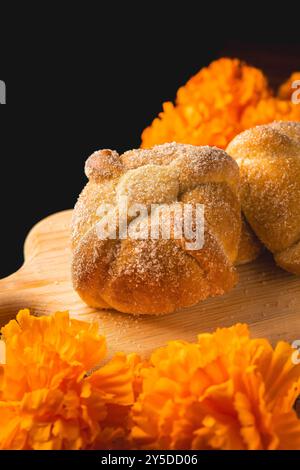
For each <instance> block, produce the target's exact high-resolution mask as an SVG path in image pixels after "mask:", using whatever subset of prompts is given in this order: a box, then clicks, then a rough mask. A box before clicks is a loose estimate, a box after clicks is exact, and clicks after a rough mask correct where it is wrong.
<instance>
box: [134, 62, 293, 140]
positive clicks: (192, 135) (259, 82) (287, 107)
mask: <svg viewBox="0 0 300 470" xmlns="http://www.w3.org/2000/svg"><path fill="white" fill-rule="evenodd" d="M286 87H288V85H286ZM281 95H282V96H281ZM281 95H280V98H281V99H278V98H273V93H272V90H271V89H270V87H269V84H268V80H267V78H266V77H265V75H264V74H263V73H262V71H260V70H259V69H257V68H255V67H250V66H248V65H246V64H244V63H243V62H241V61H240V60H238V59H228V58H222V59H219V60H216V61H214V62H212V63H211V64H210V65H209V66H208V67H205V68H203V69H202V70H200V71H199V72H198V73H197V74H196V75H195V76H194V77H192V78H191V79H190V80H189V81H188V82H187V83H186V85H185V86H183V87H181V88H179V90H178V92H177V97H176V102H175V105H174V104H173V103H171V102H167V103H164V104H163V111H162V112H161V113H160V114H159V116H158V117H157V118H156V119H154V121H153V122H152V124H151V125H150V126H149V127H147V128H146V129H145V130H144V131H143V133H142V145H141V146H142V147H144V148H147V147H152V146H153V145H157V144H162V143H165V142H172V141H176V142H180V143H186V144H193V145H216V146H218V147H221V148H226V146H227V144H228V143H229V142H230V141H231V140H232V139H233V137H234V136H235V135H237V134H238V133H240V132H241V131H243V130H244V129H246V128H248V127H252V126H253V125H256V124H260V123H261V122H271V121H274V120H275V119H279V120H284V119H294V120H300V116H299V114H300V110H299V108H300V107H299V106H298V107H297V106H296V105H293V104H292V103H291V102H290V95H288V94H287V93H286V91H282V92H281ZM283 99H284V101H283ZM296 108H297V109H296ZM245 114H246V115H245Z"/></svg>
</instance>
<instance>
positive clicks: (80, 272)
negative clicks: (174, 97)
mask: <svg viewBox="0 0 300 470" xmlns="http://www.w3.org/2000/svg"><path fill="white" fill-rule="evenodd" d="M86 174H87V176H88V177H89V183H88V184H87V186H86V187H85V188H84V190H83V192H82V194H81V195H80V197H79V200H78V202H77V204H76V207H75V210H74V217H73V223H72V239H73V282H74V287H75V289H76V290H77V291H78V293H79V295H80V296H81V297H82V298H83V300H85V301H86V303H88V304H89V305H91V306H93V307H100V308H108V307H110V308H114V309H116V310H119V311H121V312H126V313H134V314H147V313H148V314H162V313H169V312H172V311H174V310H176V309H178V308H181V307H185V306H189V305H193V304H195V303H197V302H199V301H200V300H202V299H205V298H207V297H209V296H215V295H220V294H222V293H224V292H226V291H228V290H230V289H231V288H232V287H233V286H234V284H235V282H236V274H235V270H234V268H233V263H234V261H235V259H236V256H237V249H238V241H239V238H240V230H241V219H240V201H239V171H238V166H237V164H236V163H235V162H234V160H233V159H231V158H230V157H229V156H228V155H227V154H226V153H225V152H224V151H223V150H220V149H217V148H216V147H208V146H206V147H195V146H192V145H183V144H176V143H174V142H173V143H169V144H164V145H159V146H156V147H154V148H153V149H147V150H141V149H138V150H131V151H128V152H125V153H124V154H123V155H121V156H119V155H118V154H117V152H115V151H111V150H105V151H99V152H95V153H94V154H93V155H92V156H91V157H90V158H89V159H88V161H87V163H86ZM124 197H126V198H127V201H128V203H129V204H130V205H131V204H136V203H139V204H144V205H145V206H146V207H147V208H148V209H149V208H150V207H151V204H164V205H166V207H168V208H169V209H170V214H174V211H175V207H178V205H181V206H182V207H183V206H184V204H190V205H191V206H192V207H195V205H196V204H203V205H204V207H205V209H204V210H205V237H204V247H203V248H201V249H196V250H191V249H190V248H189V249H188V248H187V245H186V241H190V240H186V239H185V238H184V235H183V236H182V237H181V239H174V218H171V219H170V220H171V231H170V235H171V236H170V239H166V240H164V239H153V238H152V239H151V237H150V239H142V240H134V239H131V238H127V239H118V235H119V229H120V227H119V226H117V232H116V233H117V239H116V240H99V238H97V229H96V227H97V222H99V221H100V222H101V223H102V222H103V220H104V219H103V217H107V219H105V220H112V219H113V217H114V216H115V215H116V214H117V215H119V213H120V201H122V198H124ZM103 203H106V204H110V206H109V207H108V209H107V212H106V214H105V215H103V214H101V216H99V215H98V216H97V209H98V207H99V205H101V204H103ZM98 214H99V212H98ZM138 215H141V214H134V213H128V214H127V221H130V222H133V221H135V220H136V217H137V216H138ZM193 217H194V218H193V225H194V228H195V226H196V225H195V224H196V223H197V220H196V219H195V216H193ZM148 218H149V219H148ZM116 220H117V223H118V221H119V219H118V217H117V218H116ZM149 221H150V229H151V228H152V219H150V216H149V212H146V214H144V215H142V217H141V222H140V225H139V228H140V229H141V228H142V227H143V226H144V225H145V224H147V223H148V224H149ZM160 221H161V223H162V224H163V225H164V224H166V223H167V221H166V219H165V217H164V216H163V217H161V219H160ZM182 223H183V222H182Z"/></svg>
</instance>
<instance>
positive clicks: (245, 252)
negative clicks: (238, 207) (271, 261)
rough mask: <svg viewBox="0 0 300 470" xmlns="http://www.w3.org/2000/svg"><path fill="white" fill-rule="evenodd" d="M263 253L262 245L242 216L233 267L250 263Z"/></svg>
mask: <svg viewBox="0 0 300 470" xmlns="http://www.w3.org/2000/svg"><path fill="white" fill-rule="evenodd" d="M262 251H263V244H262V243H261V242H260V241H259V239H258V238H257V236H256V235H255V233H254V232H253V230H252V228H251V227H250V225H249V224H248V222H247V220H246V219H245V217H244V216H243V215H242V231H241V238H240V243H239V249H238V255H237V259H236V261H235V265H236V266H239V265H241V264H247V263H251V261H254V260H255V259H256V258H258V256H259V255H260V254H261V253H262Z"/></svg>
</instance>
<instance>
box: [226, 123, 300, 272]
mask: <svg viewBox="0 0 300 470" xmlns="http://www.w3.org/2000/svg"><path fill="white" fill-rule="evenodd" d="M226 151H227V153H228V154H229V155H231V156H232V157H233V158H234V159H235V160H236V161H237V163H238V165H239V167H240V176H241V201H242V210H243V213H244V215H245V217H246V219H247V221H248V222H249V224H250V226H251V228H252V230H253V231H254V232H255V234H256V235H257V237H258V238H259V239H260V241H261V242H262V243H263V244H264V245H265V246H266V247H267V248H268V249H269V250H270V251H271V252H272V253H273V254H274V258H275V260H276V262H277V264H278V265H279V266H281V267H282V268H284V269H286V270H287V271H290V272H292V273H295V274H300V123H299V122H274V123H271V124H268V125H263V126H258V127H255V128H253V129H249V130H247V131H244V132H242V133H241V134H239V135H238V136H236V137H235V138H234V139H233V140H232V142H231V143H230V144H229V145H228V147H227V149H226Z"/></svg>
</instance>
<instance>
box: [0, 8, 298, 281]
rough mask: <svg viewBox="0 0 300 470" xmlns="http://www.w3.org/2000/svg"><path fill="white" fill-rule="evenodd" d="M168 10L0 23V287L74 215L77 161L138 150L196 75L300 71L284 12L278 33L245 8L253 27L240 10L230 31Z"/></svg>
mask: <svg viewBox="0 0 300 470" xmlns="http://www.w3.org/2000/svg"><path fill="white" fill-rule="evenodd" d="M138 5H139V6H138ZM171 5H173V4H169V11H167V12H164V13H163V12H162V10H161V8H160V7H156V8H154V7H153V4H146V3H143V4H134V6H133V8H131V9H130V10H129V7H128V3H126V4H123V3H122V4H121V3H120V4H119V3H115V4H114V5H113V8H112V10H113V11H110V12H104V11H99V9H97V10H96V9H95V10H92V9H91V7H89V8H87V9H86V11H85V12H83V11H82V7H81V6H75V5H73V4H72V8H71V7H70V8H68V9H66V11H62V7H60V8H59V9H57V10H55V11H54V10H53V9H50V8H49V7H48V8H47V7H45V6H44V5H41V6H39V7H36V6H35V7H34V9H33V10H32V12H31V11H30V12H29V11H28V5H26V11H25V7H24V11H22V10H21V7H20V6H18V7H16V11H15V12H14V13H13V14H11V13H10V15H9V20H8V17H7V18H6V15H4V16H3V17H2V18H1V22H2V26H3V27H1V32H0V34H1V36H0V38H1V49H0V51H1V56H0V79H1V80H5V82H6V85H7V105H6V106H2V107H1V108H0V125H1V127H0V158H1V173H0V174H1V184H0V201H1V219H0V227H1V236H0V237H1V238H0V277H3V276H6V275H8V274H10V273H11V272H13V271H15V270H16V269H18V268H19V267H20V265H21V264H22V259H23V258H22V256H23V255H22V249H23V242H24V239H25V237H26V234H27V233H28V231H29V230H30V228H31V227H32V226H33V225H34V224H35V223H36V222H38V221H39V220H40V219H42V218H43V217H45V216H47V215H49V214H51V213H53V212H56V211H59V210H63V209H67V208H71V207H72V206H73V205H74V203H75V201H76V199H77V196H78V194H79V192H80V191H81V189H82V187H83V185H84V184H85V181H86V180H85V176H84V174H83V165H84V161H85V159H86V158H87V157H88V156H89V155H90V154H91V153H92V152H93V151H94V150H96V149H99V148H112V149H116V150H118V151H120V152H121V151H124V150H126V149H129V148H133V147H138V146H139V145H140V134H141V132H142V130H143V129H144V127H146V126H147V125H148V124H149V123H150V122H151V121H152V119H153V118H154V117H155V116H156V115H157V114H158V112H159V111H160V110H161V104H162V102H163V101H166V100H172V99H173V98H174V97H175V94H176V90H177V89H178V87H179V86H180V85H182V84H184V83H185V82H186V81H187V79H188V78H189V77H190V76H191V75H193V74H195V73H196V72H197V71H198V70H199V69H200V68H201V67H203V66H204V65H207V64H209V62H211V61H212V60H213V59H216V58H218V57H222V56H224V55H225V56H233V57H239V58H241V59H244V60H247V61H249V62H250V63H251V64H253V65H256V66H258V67H261V68H263V69H264V71H265V72H266V73H267V74H268V75H269V77H270V79H271V83H272V84H273V85H274V86H277V85H278V84H279V83H280V82H281V81H283V80H284V79H286V78H287V77H288V76H289V74H290V73H291V72H292V71H293V70H297V69H298V70H300V37H299V36H300V34H299V32H298V28H299V20H298V16H297V12H296V11H295V12H294V13H293V9H292V8H290V10H289V15H288V18H287V19H283V18H282V17H281V18H279V19H278V20H277V21H276V22H275V21H274V18H273V17H270V14H271V13H270V12H269V13H268V15H269V16H267V17H266V18H261V21H260V22H259V21H257V20H258V18H260V11H259V10H255V8H254V7H251V9H252V10H253V9H254V12H253V11H252V13H254V17H255V18H256V20H255V22H253V20H250V18H249V16H248V12H247V8H248V9H249V8H250V7H249V6H247V5H244V4H243V5H241V8H244V10H245V11H243V12H241V15H240V17H239V19H235V20H233V19H232V18H231V21H229V19H228V17H226V16H224V14H223V12H221V11H220V10H219V9H218V7H217V5H216V6H215V11H213V12H209V13H207V12H204V11H203V10H202V9H201V11H200V13H199V8H197V9H195V8H194V6H193V4H191V3H182V5H181V8H180V9H178V7H177V9H176V8H175V6H171ZM194 5H195V4H194ZM198 7H199V5H198ZM228 15H229V14H228ZM280 16H281V15H280ZM29 17H30V22H29V21H28V18H29Z"/></svg>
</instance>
